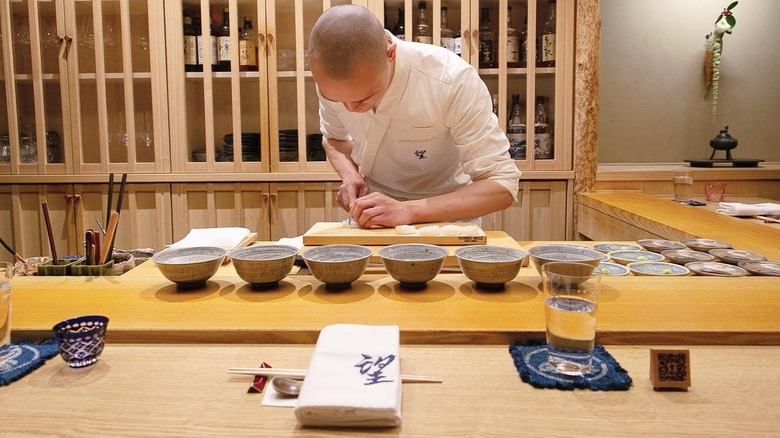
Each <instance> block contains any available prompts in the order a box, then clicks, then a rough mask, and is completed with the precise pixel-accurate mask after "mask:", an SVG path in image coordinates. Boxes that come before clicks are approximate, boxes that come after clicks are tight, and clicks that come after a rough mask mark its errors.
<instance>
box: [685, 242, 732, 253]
mask: <svg viewBox="0 0 780 438" xmlns="http://www.w3.org/2000/svg"><path fill="white" fill-rule="evenodd" d="M680 242H682V243H684V244H685V245H686V246H687V247H688V248H690V249H693V250H696V251H702V252H707V251H709V250H711V249H719V248H722V249H728V248H731V244H730V243H728V242H723V241H720V240H713V239H685V240H681V241H680Z"/></svg>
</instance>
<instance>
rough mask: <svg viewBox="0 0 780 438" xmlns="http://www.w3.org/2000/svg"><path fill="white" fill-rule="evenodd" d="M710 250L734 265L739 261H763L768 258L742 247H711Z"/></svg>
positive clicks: (721, 259)
mask: <svg viewBox="0 0 780 438" xmlns="http://www.w3.org/2000/svg"><path fill="white" fill-rule="evenodd" d="M708 252H709V253H710V254H712V255H714V256H715V257H717V258H718V259H719V260H720V261H722V262H724V263H731V264H732V265H736V264H737V263H739V262H763V261H765V260H766V257H764V256H762V255H761V254H759V253H757V252H751V251H744V250H741V249H711V250H709V251H708Z"/></svg>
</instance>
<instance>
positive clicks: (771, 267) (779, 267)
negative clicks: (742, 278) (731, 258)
mask: <svg viewBox="0 0 780 438" xmlns="http://www.w3.org/2000/svg"><path fill="white" fill-rule="evenodd" d="M737 266H739V267H740V268H742V269H744V270H746V271H748V272H750V273H751V274H753V275H765V276H771V277H780V262H769V261H757V262H739V263H737Z"/></svg>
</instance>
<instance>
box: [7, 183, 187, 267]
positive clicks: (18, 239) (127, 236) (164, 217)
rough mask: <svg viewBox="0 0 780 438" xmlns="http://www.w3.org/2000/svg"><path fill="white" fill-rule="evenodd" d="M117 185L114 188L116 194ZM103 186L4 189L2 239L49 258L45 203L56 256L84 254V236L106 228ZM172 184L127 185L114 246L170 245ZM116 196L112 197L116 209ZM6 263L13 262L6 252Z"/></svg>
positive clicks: (25, 251)
mask: <svg viewBox="0 0 780 438" xmlns="http://www.w3.org/2000/svg"><path fill="white" fill-rule="evenodd" d="M117 187H118V186H115V192H118V190H117ZM107 198H108V194H107V185H105V184H30V185H21V184H19V185H0V205H2V207H0V216H1V217H2V224H0V235H2V236H3V239H4V240H6V241H7V242H12V244H13V245H14V249H15V250H16V251H17V252H18V253H19V254H21V255H23V256H25V257H28V256H37V255H50V254H51V251H50V247H49V240H48V234H47V232H46V224H45V222H44V220H43V215H42V213H41V204H42V203H43V202H44V201H46V203H47V205H48V208H49V214H50V218H51V224H52V230H53V234H54V241H55V245H56V247H57V253H58V255H60V256H62V255H65V254H83V242H84V232H85V231H86V229H87V228H93V229H95V230H97V229H99V228H98V225H97V222H96V220H97V219H99V220H100V221H101V222H102V223H103V225H104V226H105V222H106V219H105V218H106V208H105V206H106V205H107V203H108V199H107ZM170 198H171V196H170V189H169V185H168V184H128V185H127V186H126V188H125V194H124V199H123V202H122V208H121V214H120V221H119V224H118V226H117V232H116V241H115V243H114V246H115V247H116V248H123V249H133V248H161V247H162V245H164V243H166V242H171V239H172V230H171V219H170V218H171V202H170ZM116 202H118V201H117V195H116V194H115V195H114V199H113V206H114V208H115V206H116ZM0 259H2V260H6V259H7V260H9V261H10V259H11V257H10V255H8V254H7V253H3V254H2V257H0Z"/></svg>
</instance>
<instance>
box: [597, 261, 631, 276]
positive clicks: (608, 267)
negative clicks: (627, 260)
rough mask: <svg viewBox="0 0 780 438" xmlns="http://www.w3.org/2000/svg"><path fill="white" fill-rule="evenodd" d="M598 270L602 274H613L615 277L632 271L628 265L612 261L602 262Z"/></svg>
mask: <svg viewBox="0 0 780 438" xmlns="http://www.w3.org/2000/svg"><path fill="white" fill-rule="evenodd" d="M596 270H597V271H599V272H601V275H604V276H607V275H611V276H613V277H620V276H623V275H628V274H629V273H630V272H631V271H630V270H629V269H628V268H627V267H626V266H624V265H621V264H619V263H612V262H601V263H599V265H598V266H597V267H596Z"/></svg>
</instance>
